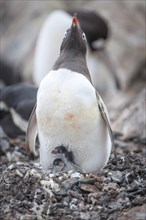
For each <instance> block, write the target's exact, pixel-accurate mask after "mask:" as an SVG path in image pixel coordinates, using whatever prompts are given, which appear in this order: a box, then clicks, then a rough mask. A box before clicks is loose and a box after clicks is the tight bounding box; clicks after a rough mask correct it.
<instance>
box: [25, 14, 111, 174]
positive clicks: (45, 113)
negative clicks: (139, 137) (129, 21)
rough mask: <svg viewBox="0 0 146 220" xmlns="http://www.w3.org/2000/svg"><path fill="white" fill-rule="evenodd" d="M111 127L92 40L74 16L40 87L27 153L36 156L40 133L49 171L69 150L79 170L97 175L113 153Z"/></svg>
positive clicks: (43, 154) (45, 164)
mask: <svg viewBox="0 0 146 220" xmlns="http://www.w3.org/2000/svg"><path fill="white" fill-rule="evenodd" d="M107 124H108V127H109V126H110V125H109V119H108V113H107V110H106V107H105V105H104V103H103V102H102V100H101V98H100V96H99V95H98V93H97V92H96V90H95V89H94V87H93V86H92V83H91V79H90V74H89V71H88V68H87V65H86V36H85V34H84V33H83V32H82V30H81V29H80V27H79V25H78V21H77V18H76V16H74V17H73V20H72V25H71V28H70V29H69V30H68V31H67V32H66V34H65V36H64V39H63V42H62V44H61V48H60V56H59V58H58V59H57V61H56V63H55V64H54V66H53V70H52V71H50V72H49V73H48V74H47V76H46V77H45V78H44V79H43V80H42V82H41V84H40V87H39V90H38V93H37V104H36V106H35V108H34V109H33V112H32V114H31V117H30V120H29V124H28V129H27V135H26V144H27V149H28V150H29V151H30V153H35V139H36V136H37V132H38V136H39V141H40V163H41V165H42V167H43V169H48V168H49V167H50V166H51V165H52V164H53V161H54V159H55V157H53V155H52V153H51V152H52V150H53V149H54V148H55V147H56V146H64V147H66V148H67V150H68V151H71V152H72V153H73V155H74V162H75V164H76V165H77V166H79V167H80V168H81V169H83V170H85V171H86V172H96V171H99V170H100V169H102V168H103V167H104V166H105V165H106V163H107V162H108V159H109V156H110V153H111V147H112V141H111V138H110V135H111V133H110V132H109V130H110V129H108V128H107Z"/></svg>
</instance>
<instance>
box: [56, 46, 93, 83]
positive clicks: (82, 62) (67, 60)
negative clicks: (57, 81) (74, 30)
mask: <svg viewBox="0 0 146 220" xmlns="http://www.w3.org/2000/svg"><path fill="white" fill-rule="evenodd" d="M61 68H64V69H69V70H71V71H73V72H78V73H81V74H83V75H84V76H85V77H87V79H88V80H89V81H90V82H91V77H90V74H89V70H88V67H87V63H86V57H84V56H82V55H80V54H79V53H77V52H75V51H74V50H72V51H71V52H70V53H62V54H60V56H59V58H58V59H57V61H56V62H55V64H54V66H53V70H58V69H61Z"/></svg>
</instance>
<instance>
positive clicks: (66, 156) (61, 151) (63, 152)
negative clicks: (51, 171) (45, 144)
mask: <svg viewBox="0 0 146 220" xmlns="http://www.w3.org/2000/svg"><path fill="white" fill-rule="evenodd" d="M51 153H52V154H54V155H56V157H59V159H60V160H62V162H63V163H64V167H63V171H69V170H73V171H80V172H82V173H84V171H83V170H81V169H80V168H79V167H78V166H77V165H75V164H74V161H73V153H72V152H71V151H68V150H67V149H66V147H64V146H58V147H55V148H54V149H53V150H52V152H51ZM57 159H58V158H57ZM55 160H56V159H55ZM55 160H54V162H55ZM57 161H58V160H57ZM54 162H53V164H54Z"/></svg>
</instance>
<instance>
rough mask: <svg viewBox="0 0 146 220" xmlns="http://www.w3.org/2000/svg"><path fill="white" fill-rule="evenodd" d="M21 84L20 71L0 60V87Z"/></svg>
mask: <svg viewBox="0 0 146 220" xmlns="http://www.w3.org/2000/svg"><path fill="white" fill-rule="evenodd" d="M20 82H22V76H21V73H20V71H19V70H18V69H17V68H15V67H14V66H13V65H11V64H8V63H6V61H4V60H2V59H0V87H3V86H8V85H13V84H16V83H20Z"/></svg>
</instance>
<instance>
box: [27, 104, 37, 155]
mask: <svg viewBox="0 0 146 220" xmlns="http://www.w3.org/2000/svg"><path fill="white" fill-rule="evenodd" d="M36 136H37V121H36V104H35V106H34V108H33V110H32V112H31V115H30V117H29V121H28V126H27V131H26V149H27V151H28V153H29V154H30V155H31V156H32V157H34V156H35V141H36Z"/></svg>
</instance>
